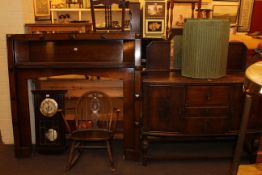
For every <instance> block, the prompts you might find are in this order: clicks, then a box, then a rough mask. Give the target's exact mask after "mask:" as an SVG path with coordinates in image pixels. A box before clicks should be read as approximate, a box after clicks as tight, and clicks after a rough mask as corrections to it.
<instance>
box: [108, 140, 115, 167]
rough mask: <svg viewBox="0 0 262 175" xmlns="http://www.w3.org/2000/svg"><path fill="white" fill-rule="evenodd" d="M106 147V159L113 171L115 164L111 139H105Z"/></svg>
mask: <svg viewBox="0 0 262 175" xmlns="http://www.w3.org/2000/svg"><path fill="white" fill-rule="evenodd" d="M106 147H107V153H108V159H109V161H110V165H111V170H112V171H115V164H114V160H113V154H112V153H113V151H112V142H111V140H107V141H106Z"/></svg>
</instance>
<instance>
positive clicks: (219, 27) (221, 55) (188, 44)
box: [181, 19, 230, 78]
mask: <svg viewBox="0 0 262 175" xmlns="http://www.w3.org/2000/svg"><path fill="white" fill-rule="evenodd" d="M229 29H230V24H229V21H228V20H223V19H188V20H187V21H186V23H185V26H184V31H183V39H182V44H183V45H182V67H181V68H182V71H181V72H182V75H183V76H186V77H192V78H220V77H222V76H224V75H225V74H226V67H227V53H228V44H229V41H228V40H229Z"/></svg>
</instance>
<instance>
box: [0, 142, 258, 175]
mask: <svg viewBox="0 0 262 175" xmlns="http://www.w3.org/2000/svg"><path fill="white" fill-rule="evenodd" d="M231 146H232V144H230V143H228V144H227V143H218V142H217V143H182V144H173V145H172V144H158V143H156V144H154V145H152V147H151V148H152V149H151V150H150V153H152V154H156V155H157V154H165V155H171V154H173V153H174V154H178V155H181V154H184V155H198V154H203V153H204V154H208V155H209V154H210V155H211V154H214V155H221V154H230V153H231V152H232V149H231ZM13 150H14V147H13V145H1V144H0V174H1V175H110V174H112V173H111V171H110V168H109V165H108V161H107V157H106V156H105V155H106V152H105V151H104V150H87V151H85V152H84V154H83V156H82V157H81V158H80V159H79V161H78V162H77V164H76V165H75V166H74V167H73V168H72V169H71V170H70V171H65V165H66V158H67V152H65V153H62V154H58V155H43V154H39V153H37V152H34V153H33V154H32V157H30V158H24V159H17V158H15V157H14V151H13ZM114 153H115V160H116V172H115V173H113V174H114V175H227V174H228V170H229V167H230V162H231V161H230V160H227V159H225V160H223V159H218V160H197V159H193V160H176V161H149V162H148V165H147V166H143V165H142V163H141V161H128V160H124V159H123V154H122V153H123V149H122V142H120V141H118V142H117V143H115V144H114ZM238 175H262V164H249V163H248V162H246V161H245V160H244V161H242V164H241V166H240V168H239V172H238Z"/></svg>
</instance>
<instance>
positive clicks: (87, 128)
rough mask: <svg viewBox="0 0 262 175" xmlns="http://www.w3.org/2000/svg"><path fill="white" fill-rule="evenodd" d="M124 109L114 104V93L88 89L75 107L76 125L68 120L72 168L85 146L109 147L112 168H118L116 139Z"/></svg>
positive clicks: (68, 161) (68, 162)
mask: <svg viewBox="0 0 262 175" xmlns="http://www.w3.org/2000/svg"><path fill="white" fill-rule="evenodd" d="M119 112H120V110H119V109H117V108H115V107H113V106H112V101H111V99H110V97H109V96H108V95H107V94H105V93H104V92H102V91H98V90H96V91H88V92H85V93H84V94H83V95H82V96H81V97H80V98H79V99H78V101H77V105H76V107H75V118H74V121H75V127H74V128H75V129H74V130H72V129H71V128H70V127H69V124H68V122H67V121H66V120H64V121H65V123H66V126H68V131H69V136H68V139H69V140H70V141H71V146H70V150H69V156H68V160H67V167H66V168H67V169H68V170H69V169H71V168H72V167H73V166H74V165H75V163H76V161H77V160H78V158H79V157H80V155H81V153H82V152H83V149H91V148H93V149H101V148H104V149H106V150H107V154H108V159H109V162H110V166H111V170H112V171H115V164H114V159H113V147H112V141H113V137H114V133H115V129H116V126H117V121H118V116H119Z"/></svg>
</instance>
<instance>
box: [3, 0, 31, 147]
mask: <svg viewBox="0 0 262 175" xmlns="http://www.w3.org/2000/svg"><path fill="white" fill-rule="evenodd" d="M32 1H33V0H1V6H0V21H1V23H0V75H1V76H0V132H1V135H2V141H3V142H4V143H5V144H12V143H13V129H12V119H11V107H10V95H9V79H8V69H7V50H6V34H15V33H23V32H24V27H23V26H24V23H29V22H33V21H34V15H33V12H34V11H33V2H32Z"/></svg>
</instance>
